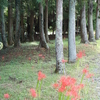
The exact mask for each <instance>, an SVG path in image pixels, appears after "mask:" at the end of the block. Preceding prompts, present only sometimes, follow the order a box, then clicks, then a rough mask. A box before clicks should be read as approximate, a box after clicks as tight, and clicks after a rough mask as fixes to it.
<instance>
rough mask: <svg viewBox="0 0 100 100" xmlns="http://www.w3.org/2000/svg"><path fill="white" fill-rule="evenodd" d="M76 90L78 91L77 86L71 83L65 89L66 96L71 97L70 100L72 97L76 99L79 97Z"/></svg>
mask: <svg viewBox="0 0 100 100" xmlns="http://www.w3.org/2000/svg"><path fill="white" fill-rule="evenodd" d="M78 92H79V86H75V85H73V86H72V87H71V88H70V89H69V91H67V93H66V96H70V97H71V98H72V99H71V100H73V99H75V100H77V99H79V98H80V96H79V95H78Z"/></svg>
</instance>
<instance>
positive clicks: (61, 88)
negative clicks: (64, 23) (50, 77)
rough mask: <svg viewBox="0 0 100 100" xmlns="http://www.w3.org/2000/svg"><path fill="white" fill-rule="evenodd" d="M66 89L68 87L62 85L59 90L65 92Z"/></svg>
mask: <svg viewBox="0 0 100 100" xmlns="http://www.w3.org/2000/svg"><path fill="white" fill-rule="evenodd" d="M65 90H66V87H65V86H63V85H62V86H61V87H60V88H59V89H58V92H64V91H65Z"/></svg>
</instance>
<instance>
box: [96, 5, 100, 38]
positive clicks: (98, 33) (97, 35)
mask: <svg viewBox="0 0 100 100" xmlns="http://www.w3.org/2000/svg"><path fill="white" fill-rule="evenodd" d="M99 24H100V19H99V9H98V6H97V10H96V33H95V39H96V40H99V36H100V28H99Z"/></svg>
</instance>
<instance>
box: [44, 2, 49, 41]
mask: <svg viewBox="0 0 100 100" xmlns="http://www.w3.org/2000/svg"><path fill="white" fill-rule="evenodd" d="M45 4H46V5H45V38H46V41H47V42H49V36H48V0H45Z"/></svg>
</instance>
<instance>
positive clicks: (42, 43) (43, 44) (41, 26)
mask: <svg viewBox="0 0 100 100" xmlns="http://www.w3.org/2000/svg"><path fill="white" fill-rule="evenodd" d="M43 22H44V20H43V5H42V2H40V4H39V30H40V44H39V46H40V47H44V48H45V49H49V46H48V44H47V42H46V39H45V34H44V24H43Z"/></svg>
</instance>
